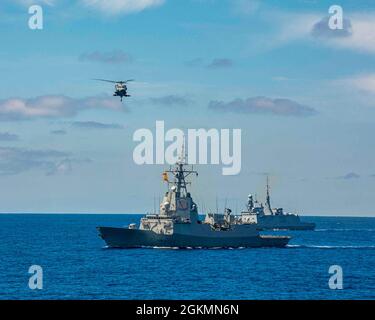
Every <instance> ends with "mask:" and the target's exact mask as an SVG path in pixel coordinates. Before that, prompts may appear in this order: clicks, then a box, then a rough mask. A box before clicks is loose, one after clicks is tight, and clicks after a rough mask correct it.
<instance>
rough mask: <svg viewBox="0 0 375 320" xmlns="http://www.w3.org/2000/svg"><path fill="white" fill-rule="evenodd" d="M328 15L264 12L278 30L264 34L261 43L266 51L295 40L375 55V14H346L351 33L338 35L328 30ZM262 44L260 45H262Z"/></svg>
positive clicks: (268, 22)
mask: <svg viewBox="0 0 375 320" xmlns="http://www.w3.org/2000/svg"><path fill="white" fill-rule="evenodd" d="M327 16H328V13H327V15H325V16H324V15H322V14H321V13H317V12H309V13H307V12H304V13H301V12H288V11H280V10H269V11H264V12H263V16H262V17H263V19H264V22H265V23H267V24H268V25H269V26H274V27H275V28H274V29H273V31H272V32H271V33H270V34H268V35H267V37H264V35H262V38H260V40H259V41H261V42H260V44H261V45H262V46H263V47H265V48H266V49H273V48H276V47H280V46H284V45H286V44H288V43H291V42H294V41H307V42H312V41H314V42H315V43H316V44H318V45H323V46H328V47H332V48H336V49H346V50H353V51H356V52H361V53H375V32H374V30H375V12H368V13H366V14H364V13H358V12H357V13H351V14H350V15H349V14H345V12H344V19H345V20H344V23H345V24H346V26H347V29H350V30H344V32H340V31H339V32H337V36H335V33H334V32H331V33H328V32H327V28H326V29H324V26H323V23H324V22H325V21H326V22H327V23H328V18H327ZM317 29H319V30H317ZM327 35H329V36H327ZM263 39H264V40H263ZM262 41H263V42H262ZM260 44H259V42H257V45H258V46H259V45H260Z"/></svg>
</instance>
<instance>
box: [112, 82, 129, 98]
mask: <svg viewBox="0 0 375 320" xmlns="http://www.w3.org/2000/svg"><path fill="white" fill-rule="evenodd" d="M127 91H128V88H127V86H126V85H125V84H123V83H117V84H116V85H115V93H114V94H113V95H114V96H115V97H120V98H121V101H122V98H123V97H130V95H128V93H127Z"/></svg>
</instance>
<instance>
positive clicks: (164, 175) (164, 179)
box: [162, 172, 169, 182]
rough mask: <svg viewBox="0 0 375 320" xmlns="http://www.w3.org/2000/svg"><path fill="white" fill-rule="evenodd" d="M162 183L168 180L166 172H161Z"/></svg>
mask: <svg viewBox="0 0 375 320" xmlns="http://www.w3.org/2000/svg"><path fill="white" fill-rule="evenodd" d="M162 176H163V181H166V182H169V179H168V172H163V175H162Z"/></svg>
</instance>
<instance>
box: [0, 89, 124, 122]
mask: <svg viewBox="0 0 375 320" xmlns="http://www.w3.org/2000/svg"><path fill="white" fill-rule="evenodd" d="M88 109H110V110H117V111H126V109H125V108H124V106H123V104H122V103H121V102H120V100H118V99H114V98H112V97H88V98H83V99H74V98H70V97H66V96H62V95H50V96H40V97H37V98H32V99H21V98H12V99H6V100H0V120H5V121H9V120H14V121H16V120H28V119H37V118H64V117H73V116H75V115H76V114H78V113H79V112H81V111H84V110H88Z"/></svg>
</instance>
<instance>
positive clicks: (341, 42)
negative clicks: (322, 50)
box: [331, 13, 375, 53]
mask: <svg viewBox="0 0 375 320" xmlns="http://www.w3.org/2000/svg"><path fill="white" fill-rule="evenodd" d="M350 20H351V24H352V35H351V36H350V37H344V38H336V39H334V40H333V41H332V42H331V45H334V46H337V47H341V48H345V49H351V50H356V51H360V52H366V53H375V13H372V14H358V15H353V17H351V18H350Z"/></svg>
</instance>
